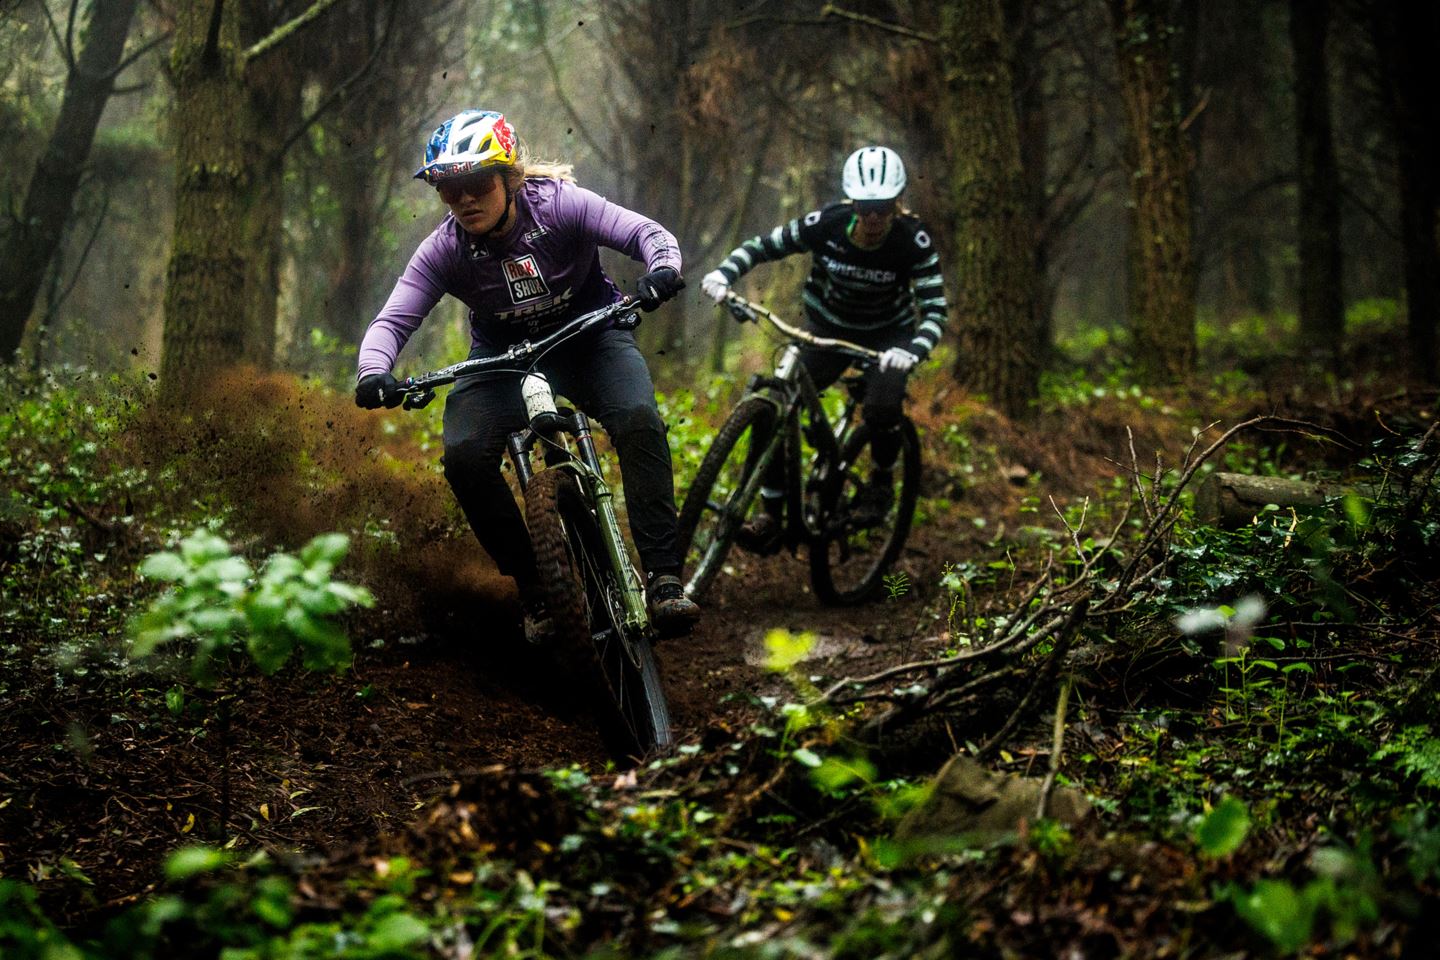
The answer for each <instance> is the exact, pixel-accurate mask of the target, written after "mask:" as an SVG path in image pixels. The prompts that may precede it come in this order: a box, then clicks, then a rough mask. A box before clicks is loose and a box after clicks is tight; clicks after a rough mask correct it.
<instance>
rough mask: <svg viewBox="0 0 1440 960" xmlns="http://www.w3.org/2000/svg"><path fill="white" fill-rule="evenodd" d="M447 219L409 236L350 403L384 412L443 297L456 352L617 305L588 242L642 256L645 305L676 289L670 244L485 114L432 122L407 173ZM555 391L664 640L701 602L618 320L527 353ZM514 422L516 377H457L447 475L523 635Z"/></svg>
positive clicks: (502, 343) (521, 415)
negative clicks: (509, 443)
mask: <svg viewBox="0 0 1440 960" xmlns="http://www.w3.org/2000/svg"><path fill="white" fill-rule="evenodd" d="M415 177H416V178H417V179H423V180H425V181H426V182H427V183H429V184H431V185H432V186H434V187H435V188H436V190H437V191H438V192H439V195H440V199H441V201H442V202H443V203H444V204H445V205H446V206H447V207H449V213H448V214H447V215H446V216H445V219H443V220H442V221H441V222H440V225H439V226H438V227H436V228H435V230H434V232H432V233H431V234H430V235H429V236H428V237H426V238H425V239H424V240H423V241H421V243H420V246H419V248H418V249H416V251H415V253H414V255H413V256H412V257H411V258H410V262H409V264H408V265H407V266H406V267H405V271H404V273H402V274H401V275H400V279H399V281H398V282H397V283H396V284H395V288H394V290H393V291H391V293H390V297H389V299H388V300H387V301H386V303H385V306H384V307H383V308H381V310H380V313H379V314H378V315H377V316H376V317H375V319H374V320H373V321H372V322H371V323H370V326H369V328H368V329H367V330H366V331H365V337H364V340H363V341H362V342H361V344H360V357H359V365H358V366H359V370H358V381H357V384H356V387H355V402H356V403H357V404H358V405H359V406H361V407H365V408H367V409H374V408H377V407H382V406H384V407H394V406H398V405H399V403H400V402H401V401H402V400H403V395H402V392H401V389H400V385H399V383H398V381H397V380H396V378H395V377H394V376H393V375H391V373H390V369H391V367H392V366H393V365H394V363H395V358H396V357H397V356H398V355H399V353H400V350H401V348H402V347H404V345H405V342H406V341H407V340H408V339H409V338H410V336H411V334H413V333H414V332H415V331H416V330H417V329H418V328H419V326H420V324H421V322H422V321H423V320H424V319H425V317H426V315H427V314H428V313H429V312H430V311H431V310H432V309H433V308H434V307H435V305H436V304H437V303H438V302H439V301H440V299H441V297H443V296H444V295H445V294H447V293H448V294H450V295H451V296H453V297H455V298H456V299H458V300H460V301H461V302H462V303H464V304H465V305H466V306H467V307H469V308H470V335H471V350H470V357H471V358H475V357H485V356H493V355H495V354H498V353H501V352H503V351H504V350H505V349H506V348H507V347H509V346H511V345H513V344H516V343H519V342H521V341H524V340H528V339H536V338H537V337H538V336H543V335H545V334H546V333H548V332H550V331H551V330H554V329H556V328H558V327H560V326H561V325H563V324H565V323H567V322H568V321H570V320H572V319H574V318H575V317H578V316H580V315H581V314H584V313H588V312H590V311H593V310H598V309H600V308H601V307H604V306H606V305H608V304H611V303H614V302H616V301H617V300H619V299H620V297H621V295H620V291H619V289H618V288H617V287H616V286H615V284H614V282H612V281H611V279H610V278H609V277H608V276H606V274H605V272H604V270H602V269H601V267H600V258H599V250H598V248H599V247H602V246H604V247H609V248H611V249H613V250H618V251H620V252H622V253H625V254H628V255H629V256H630V257H631V258H633V259H635V260H639V261H641V262H643V263H644V264H645V270H646V272H645V274H644V275H643V276H641V277H640V279H639V280H638V281H637V282H636V294H637V296H638V298H639V300H640V304H641V307H642V309H644V310H646V311H647V312H648V311H650V310H654V309H655V308H656V307H658V306H659V305H660V304H661V303H664V302H665V301H666V300H669V299H670V298H671V297H673V296H675V295H676V294H677V293H679V292H680V290H681V289H682V288H683V287H684V286H685V281H684V280H683V279H682V278H681V276H680V250H679V248H678V246H677V245H676V243H675V238H674V237H673V236H672V235H671V234H670V233H669V231H667V230H666V229H665V228H664V227H662V226H661V225H660V224H658V223H656V222H655V221H653V220H650V219H648V218H646V217H643V216H641V215H640V214H638V213H635V212H633V211H631V210H627V209H625V208H624V207H621V206H618V205H616V204H614V203H611V202H609V201H608V200H605V199H604V198H603V197H600V196H598V195H597V194H595V193H592V192H591V191H589V190H586V189H584V188H582V187H580V186H577V185H576V184H575V182H574V179H573V176H572V172H571V168H570V167H569V166H568V165H559V164H542V163H536V162H534V161H532V160H531V159H530V158H529V157H528V155H527V153H526V151H525V150H524V149H523V148H522V147H521V146H520V144H519V143H518V141H517V138H516V136H515V130H514V128H513V127H512V126H511V125H510V123H509V122H507V121H506V120H505V118H504V117H503V116H502V115H501V114H499V113H495V112H493V111H482V110H466V111H464V112H462V113H459V114H457V115H456V116H454V117H452V118H451V119H449V120H447V121H445V123H444V124H442V125H441V126H440V127H439V128H438V129H436V131H435V133H434V134H433V135H432V136H431V138H430V140H429V143H428V144H427V145H426V148H425V163H424V165H423V166H422V167H421V168H420V170H419V171H418V172H417V173H416V174H415ZM537 369H538V370H539V372H541V373H543V374H545V375H546V376H547V377H548V378H549V380H550V383H551V385H552V386H553V387H554V388H555V390H556V392H557V393H561V394H564V395H565V396H567V397H569V398H570V399H571V400H573V401H574V402H575V403H576V404H578V405H579V406H580V407H581V409H583V410H585V411H586V412H587V413H588V414H590V415H591V416H594V417H595V418H596V419H597V420H599V421H600V423H601V425H602V426H603V427H604V428H605V431H606V432H607V433H608V434H609V436H610V440H611V443H612V444H613V445H614V447H615V451H616V454H617V455H618V456H619V459H620V471H621V478H622V481H623V483H624V489H625V499H626V503H627V504H628V506H629V515H630V532H631V535H632V537H633V538H634V541H635V548H636V550H637V552H638V553H639V554H640V563H641V566H642V567H643V568H644V570H645V572H646V575H647V577H646V597H647V600H648V603H649V606H650V612H651V616H652V619H653V620H654V623H655V626H656V629H657V630H658V631H659V632H660V633H661V634H662V635H675V634H680V633H684V632H686V631H687V630H688V629H689V628H691V627H692V626H693V625H694V624H695V622H696V621H697V620H698V619H699V616H700V610H699V607H697V606H696V605H695V603H694V602H693V601H692V600H690V599H689V598H688V597H686V596H685V593H684V589H683V587H682V586H681V583H680V579H679V577H678V574H679V572H680V558H679V555H678V553H677V551H676V544H675V537H676V529H675V526H676V516H675V489H674V479H673V476H672V473H671V464H670V448H669V446H668V444H667V443H666V439H665V424H664V422H663V421H662V420H661V419H660V412H659V410H658V408H657V407H656V404H655V388H654V385H653V384H652V382H651V379H650V371H649V369H648V368H647V367H646V365H645V359H644V357H642V356H641V355H640V351H639V348H638V347H637V346H636V343H635V337H634V334H633V333H631V332H630V331H628V330H619V329H614V328H610V329H603V330H599V331H596V332H594V333H591V334H586V335H582V336H580V337H577V338H574V339H570V340H566V341H564V342H562V343H561V344H559V345H558V346H557V347H555V348H554V349H553V350H550V351H549V352H547V353H546V354H545V355H544V356H543V357H541V358H540V359H539V363H538V365H537ZM525 423H526V414H525V405H524V401H523V399H522V398H521V395H520V376H519V374H518V372H517V373H509V372H497V373H493V374H480V375H477V376H472V377H467V378H463V379H462V380H461V381H460V382H459V383H458V384H457V386H456V387H455V389H454V390H452V391H451V392H450V394H449V396H448V397H447V399H446V402H445V418H444V442H445V455H444V460H443V463H444V467H445V479H446V480H448V481H449V482H450V487H451V489H452V490H454V492H455V498H456V499H457V500H458V501H459V503H460V506H461V508H462V509H463V510H464V512H465V517H466V519H467V520H468V521H469V522H470V527H471V529H472V530H473V531H474V532H475V536H476V538H477V539H478V540H479V541H480V543H481V545H482V546H483V547H484V548H485V549H486V551H487V552H488V553H489V554H490V556H491V557H493V558H494V560H495V563H496V566H498V567H499V568H500V572H501V573H504V574H506V575H508V576H511V577H514V578H515V582H516V585H517V586H518V587H519V589H520V598H521V604H522V606H523V608H524V611H525V621H526V623H525V627H526V633H527V635H529V636H534V635H536V634H537V633H540V632H543V631H544V629H545V621H546V615H545V611H544V609H543V604H542V601H541V600H540V596H539V594H540V591H539V590H538V589H537V584H536V572H535V558H534V554H533V552H532V550H531V547H530V539H529V535H528V533H527V531H526V527H525V522H524V520H523V519H522V517H521V515H520V510H519V507H518V506H517V505H516V503H515V498H514V496H513V495H512V494H511V491H510V487H509V485H508V484H507V483H506V481H505V479H504V477H503V476H502V475H501V473H500V461H501V458H502V456H503V454H504V450H505V440H506V438H507V437H508V436H509V435H510V434H511V433H513V432H515V431H516V430H519V429H522V428H523V427H524V426H525Z"/></svg>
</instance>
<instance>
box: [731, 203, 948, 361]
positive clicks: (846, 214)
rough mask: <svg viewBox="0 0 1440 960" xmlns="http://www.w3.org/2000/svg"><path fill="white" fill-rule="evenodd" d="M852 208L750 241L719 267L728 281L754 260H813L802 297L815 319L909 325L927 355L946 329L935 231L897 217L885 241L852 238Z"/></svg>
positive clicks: (819, 214)
mask: <svg viewBox="0 0 1440 960" xmlns="http://www.w3.org/2000/svg"><path fill="white" fill-rule="evenodd" d="M854 215H855V214H854V209H853V207H852V206H851V205H850V204H849V203H835V204H831V205H830V206H827V207H825V208H824V209H821V210H814V211H811V212H810V213H807V214H806V215H805V216H803V217H799V218H797V219H795V220H791V221H790V222H789V223H786V224H781V225H780V226H778V227H776V228H775V229H774V230H772V231H770V232H769V233H768V234H764V235H761V236H758V237H754V238H753V239H750V240H746V241H745V242H744V243H743V244H741V245H740V246H738V247H736V248H735V250H734V251H732V252H731V254H730V256H728V257H726V258H725V260H724V262H722V263H721V264H720V266H719V267H718V268H717V269H719V271H720V272H721V273H723V274H725V276H726V277H728V278H729V279H730V282H731V283H734V282H735V280H736V279H737V278H739V277H741V276H744V275H745V274H746V273H748V272H749V271H750V269H751V268H752V267H754V266H755V264H757V263H761V262H763V261H766V260H779V259H781V258H782V257H788V256H790V255H791V254H792V253H808V254H810V255H811V256H812V257H813V258H814V262H813V264H812V266H811V269H810V276H809V278H807V279H806V281H805V290H804V292H803V293H802V294H801V298H802V299H803V300H804V302H805V307H806V309H807V310H808V311H809V312H810V314H811V315H812V316H813V317H815V318H816V319H818V320H821V321H823V322H825V323H828V324H830V325H831V326H835V327H840V328H843V329H849V330H863V331H874V330H887V329H893V328H897V327H898V328H908V329H913V330H914V331H915V337H914V339H913V340H912V341H911V344H912V346H913V348H914V350H915V351H916V352H917V353H918V354H919V355H920V356H921V357H924V356H926V355H927V354H928V353H929V352H930V351H931V350H933V349H934V348H935V344H937V343H939V342H940V335H941V334H942V333H943V332H944V330H945V317H946V306H945V282H944V280H943V278H942V277H941V276H940V258H939V256H938V255H937V254H936V253H935V244H934V242H933V241H932V240H931V237H930V232H929V231H928V230H926V229H925V225H924V224H923V223H921V222H920V219H919V218H918V217H915V216H913V215H911V214H906V213H902V214H899V215H897V216H896V217H895V222H894V224H893V225H892V226H891V228H890V232H889V234H887V235H886V237H885V240H884V242H883V243H881V244H880V246H878V247H876V248H874V249H871V250H867V249H864V248H862V247H858V246H856V245H855V244H854V242H853V241H851V239H850V223H851V220H852V219H853V218H854Z"/></svg>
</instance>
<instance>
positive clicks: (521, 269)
mask: <svg viewBox="0 0 1440 960" xmlns="http://www.w3.org/2000/svg"><path fill="white" fill-rule="evenodd" d="M500 267H501V269H503V270H504V271H505V279H506V280H508V281H509V282H510V299H511V300H512V301H513V302H515V303H523V302H525V301H526V300H534V299H535V298H536V297H544V296H548V295H549V294H550V288H549V287H547V286H546V285H545V278H544V277H542V276H540V268H539V267H538V266H536V265H535V257H534V255H533V254H526V255H525V256H523V257H520V258H518V259H515V260H502V261H500Z"/></svg>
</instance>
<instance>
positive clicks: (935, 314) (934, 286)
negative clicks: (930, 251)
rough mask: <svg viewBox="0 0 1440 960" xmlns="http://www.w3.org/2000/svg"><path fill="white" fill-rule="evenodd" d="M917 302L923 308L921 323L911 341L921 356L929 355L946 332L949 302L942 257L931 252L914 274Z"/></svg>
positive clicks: (920, 308) (913, 347)
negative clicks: (946, 300) (942, 274)
mask: <svg viewBox="0 0 1440 960" xmlns="http://www.w3.org/2000/svg"><path fill="white" fill-rule="evenodd" d="M914 289H915V305H916V307H918V308H919V310H920V325H919V326H918V327H917V328H916V329H915V336H914V338H913V339H911V341H910V346H911V347H912V349H913V352H914V353H915V354H916V355H917V356H919V357H920V358H921V359H924V358H925V357H927V356H929V355H930V351H932V350H934V349H935V346H936V344H938V343H939V342H940V338H941V337H942V336H943V335H944V334H945V320H946V317H947V316H948V314H949V306H948V304H947V303H946V302H945V279H944V277H942V276H941V275H940V258H939V257H938V256H933V255H932V256H931V257H930V258H929V259H927V260H926V261H925V262H924V263H922V264H920V266H919V268H917V269H916V271H915V276H914Z"/></svg>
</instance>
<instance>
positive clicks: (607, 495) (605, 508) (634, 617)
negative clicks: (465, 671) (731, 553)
mask: <svg viewBox="0 0 1440 960" xmlns="http://www.w3.org/2000/svg"><path fill="white" fill-rule="evenodd" d="M635 305H636V304H635V300H634V298H632V297H625V298H623V299H621V300H618V301H616V302H615V303H612V304H610V305H609V306H607V307H602V308H600V309H599V310H596V311H594V312H593V313H588V314H585V315H584V316H581V317H577V318H576V319H575V320H573V321H571V322H570V323H568V324H566V325H565V326H563V327H561V328H560V329H559V330H556V331H555V332H554V333H552V334H550V335H549V336H546V337H545V338H543V339H541V340H537V341H535V342H533V343H532V342H531V341H529V340H525V341H522V342H521V343H517V344H515V345H513V346H511V347H510V348H509V349H507V350H506V351H505V352H504V353H502V354H497V355H495V356H492V357H478V358H476V359H474V360H463V361H461V362H460V363H456V364H452V365H451V366H448V367H445V368H443V369H440V370H436V371H433V372H431V373H426V374H422V375H420V376H418V377H411V378H409V379H407V380H403V381H401V383H400V387H401V390H402V392H403V394H404V398H405V399H404V406H405V408H406V409H417V408H419V407H423V406H425V405H426V404H428V403H429V402H430V401H431V400H433V399H434V398H435V388H436V387H439V386H444V385H445V384H450V383H454V382H455V381H456V380H458V379H459V378H461V377H465V376H473V375H476V374H481V373H493V372H499V371H502V370H504V371H507V372H513V373H515V374H517V375H520V376H523V375H526V374H528V373H529V372H530V371H531V369H532V368H533V367H534V365H535V362H538V359H539V357H540V356H542V355H543V354H544V353H545V352H546V351H547V350H549V349H550V348H551V347H554V346H556V345H558V344H559V343H561V342H562V341H564V340H567V339H569V338H570V337H573V336H578V335H580V334H582V333H585V332H587V331H589V330H594V329H599V328H600V327H601V326H602V325H604V324H605V323H608V322H610V321H611V320H612V319H613V320H614V325H615V326H617V327H621V328H622V329H632V328H633V327H634V326H636V325H637V324H638V323H639V319H638V317H636V316H635V312H634V311H635ZM545 389H546V390H547V391H548V390H549V386H548V383H547V385H546V387H545ZM549 407H550V408H551V410H550V412H544V413H541V414H539V415H538V416H536V417H535V418H534V419H532V420H531V421H530V423H529V424H528V425H527V426H526V427H524V428H523V429H521V430H517V431H516V432H514V433H512V434H511V435H510V436H509V438H508V439H507V443H506V452H507V453H508V454H509V456H510V461H511V463H512V464H513V465H514V467H515V475H516V476H517V477H518V478H519V481H520V489H521V490H522V491H523V490H524V489H525V488H526V487H527V486H529V484H530V481H531V480H532V479H533V478H534V476H535V473H536V471H535V470H534V469H532V466H531V452H532V451H533V450H534V449H535V447H536V446H537V445H538V444H541V443H544V444H545V453H544V456H545V464H546V465H545V467H544V469H546V470H569V471H570V472H572V473H574V474H575V476H576V478H577V479H578V480H579V481H580V487H581V489H582V490H584V491H585V495H586V498H587V499H588V500H589V502H590V506H591V509H593V510H594V511H595V517H596V520H597V522H598V525H599V527H600V534H601V538H602V539H603V540H604V541H605V552H606V555H607V557H608V559H609V561H610V565H611V568H612V569H613V570H614V571H615V572H616V573H618V574H619V577H618V578H617V579H618V580H619V582H620V583H621V584H622V585H623V586H622V596H621V603H622V604H623V606H624V608H625V625H626V626H627V627H630V628H634V629H637V630H639V631H642V632H648V631H649V629H650V614H649V611H648V610H647V609H646V607H645V591H644V586H643V584H642V582H641V579H640V573H639V571H638V570H637V569H636V567H635V564H634V562H633V561H631V559H630V551H629V549H628V548H627V547H626V546H625V539H624V536H623V534H621V532H620V521H619V518H618V516H617V515H616V513H615V495H614V493H613V492H611V490H610V486H609V484H607V483H606V482H605V479H604V476H603V474H602V472H601V467H600V456H599V454H598V452H597V451H596V449H595V439H594V436H593V434H592V432H591V429H590V419H589V418H588V417H587V416H585V414H583V413H581V412H579V411H572V410H566V411H564V412H563V413H561V412H559V411H557V410H555V409H554V408H555V404H554V394H553V393H551V394H550V403H549ZM566 436H568V437H570V438H571V439H573V440H574V443H575V448H576V451H575V452H572V451H571V450H570V449H569V448H568V446H567V445H566V444H565V443H564V439H563V438H564V437H566Z"/></svg>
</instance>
